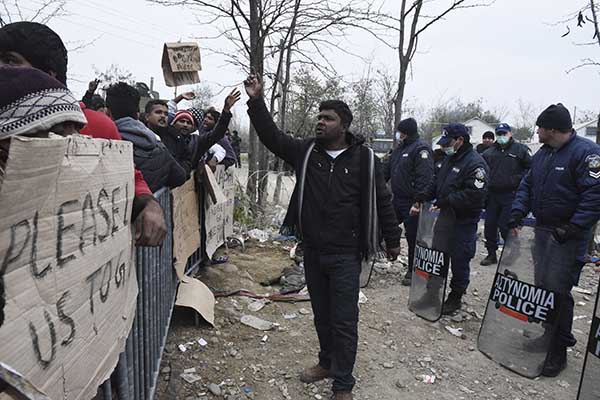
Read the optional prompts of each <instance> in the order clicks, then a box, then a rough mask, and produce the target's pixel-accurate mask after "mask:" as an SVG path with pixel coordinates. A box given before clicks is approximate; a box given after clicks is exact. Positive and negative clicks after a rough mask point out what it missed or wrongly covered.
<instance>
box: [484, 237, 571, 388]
mask: <svg viewBox="0 0 600 400" xmlns="http://www.w3.org/2000/svg"><path fill="white" fill-rule="evenodd" d="M576 244H577V242H576V241H574V240H572V241H568V242H567V243H565V244H559V243H558V242H556V241H555V240H554V238H553V237H552V231H551V230H549V229H544V228H540V227H536V228H533V227H527V226H526V227H523V228H522V229H521V231H520V233H519V234H518V235H517V236H514V235H512V234H511V235H510V236H509V238H508V240H507V242H506V243H505V245H504V249H503V251H502V255H501V257H500V262H499V263H498V269H497V271H496V276H495V278H494V282H493V284H492V288H491V291H490V296H489V300H488V304H487V307H486V310H485V315H484V317H483V321H482V324H481V328H480V330H479V338H478V347H479V351H481V352H482V353H483V354H485V355H486V356H488V357H489V358H491V359H492V360H494V361H496V362H497V363H499V364H500V365H502V366H504V367H506V368H508V369H510V370H512V371H513V372H516V373H517V374H519V375H523V376H525V377H528V378H535V377H537V376H539V375H540V374H541V372H542V369H543V367H544V361H545V360H546V356H547V354H548V350H549V348H550V345H551V340H552V338H553V336H554V333H555V332H556V328H557V322H558V317H559V314H560V312H561V300H562V298H563V295H565V293H561V292H560V290H559V288H560V282H564V281H565V280H568V279H570V278H569V274H570V272H571V271H572V268H573V263H574V262H575V256H576V249H577V246H576Z"/></svg>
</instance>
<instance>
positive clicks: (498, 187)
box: [481, 124, 531, 265]
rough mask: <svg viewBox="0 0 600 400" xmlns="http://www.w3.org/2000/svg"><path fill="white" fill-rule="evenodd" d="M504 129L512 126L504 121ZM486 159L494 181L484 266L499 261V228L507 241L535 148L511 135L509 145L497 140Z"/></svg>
mask: <svg viewBox="0 0 600 400" xmlns="http://www.w3.org/2000/svg"><path fill="white" fill-rule="evenodd" d="M504 126H506V127H504ZM498 129H501V130H500V131H499V130H498ZM502 129H507V130H506V131H510V127H508V125H506V124H500V125H499V126H498V128H497V129H496V132H502ZM506 131H505V132H506ZM483 159H484V160H485V162H486V163H487V165H488V167H489V169H490V183H489V186H488V196H487V202H486V203H487V204H486V207H485V231H484V232H485V241H486V244H485V247H486V248H487V251H488V256H487V257H486V258H485V259H484V260H483V261H482V262H481V265H490V264H495V263H496V262H497V260H496V250H497V249H498V230H499V231H500V235H501V236H502V238H503V239H504V240H505V241H506V238H507V235H508V221H509V219H510V211H511V206H512V202H513V200H514V197H515V193H516V191H517V189H518V188H519V183H521V179H523V176H525V174H526V173H527V171H528V170H529V168H530V166H531V150H530V149H529V147H527V146H525V145H523V144H521V143H517V142H515V141H514V140H513V139H512V138H510V140H509V142H508V143H507V144H506V145H501V144H499V143H498V142H496V143H494V144H493V145H492V146H491V148H489V149H488V150H486V151H485V152H484V153H483Z"/></svg>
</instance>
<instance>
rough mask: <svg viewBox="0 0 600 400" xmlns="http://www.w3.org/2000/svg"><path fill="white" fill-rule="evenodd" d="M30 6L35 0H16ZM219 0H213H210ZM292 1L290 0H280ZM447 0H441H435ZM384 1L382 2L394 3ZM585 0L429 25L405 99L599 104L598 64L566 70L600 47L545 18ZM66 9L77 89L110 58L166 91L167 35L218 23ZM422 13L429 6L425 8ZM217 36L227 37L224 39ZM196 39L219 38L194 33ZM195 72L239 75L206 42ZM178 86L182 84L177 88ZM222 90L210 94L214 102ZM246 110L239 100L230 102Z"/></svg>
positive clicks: (376, 55)
mask: <svg viewBox="0 0 600 400" xmlns="http://www.w3.org/2000/svg"><path fill="white" fill-rule="evenodd" d="M18 1H19V4H21V6H22V8H23V11H24V13H25V14H26V15H28V14H29V15H31V13H32V12H33V10H35V9H37V8H38V7H39V5H40V4H42V0H18ZM215 1H216V0H215ZM286 1H290V0H286ZM437 1H441V2H444V0H437ZM398 3H399V1H397V0H388V1H387V4H386V6H387V8H388V9H391V10H393V9H394V8H395V7H399V4H398ZM585 3H586V1H585V0H569V1H565V0H526V1H524V0H497V1H496V2H495V4H493V5H492V6H491V7H484V8H476V9H469V10H461V11H458V12H456V13H455V14H451V15H450V16H448V18H447V19H446V21H443V22H440V23H438V24H436V25H434V26H433V27H432V28H431V29H430V30H429V31H427V32H426V33H425V35H424V36H423V37H422V38H421V40H420V42H419V49H420V50H419V53H418V54H417V55H416V57H415V61H414V64H413V69H412V76H411V77H410V80H409V82H408V85H407V90H406V96H407V98H408V99H409V103H411V104H413V105H417V106H419V107H421V108H427V107H430V106H432V105H435V104H436V103H439V102H440V101H441V100H442V99H452V98H455V97H460V98H461V99H463V100H464V101H471V100H474V99H477V98H482V99H483V101H484V104H485V106H486V107H488V108H490V109H493V110H509V111H510V112H512V114H509V115H507V119H508V120H509V122H510V121H511V119H514V117H515V114H516V113H515V111H516V109H517V107H516V103H517V101H518V99H523V100H524V101H525V102H528V103H532V104H534V105H535V106H536V110H539V111H541V110H542V109H543V108H545V107H546V106H547V105H548V104H550V103H555V102H559V101H560V102H563V103H564V104H565V105H566V106H567V107H569V109H571V110H573V109H574V107H577V109H578V110H595V111H600V102H599V101H598V93H600V68H594V67H588V68H583V69H579V70H577V71H574V72H571V73H570V74H567V73H566V71H567V70H568V69H570V68H572V67H574V66H576V65H577V64H578V63H579V62H580V60H581V59H583V58H586V57H592V58H596V59H600V48H599V47H598V46H596V47H581V46H576V45H574V42H584V41H590V40H591V36H592V30H591V26H590V24H587V25H586V29H583V30H582V29H576V27H575V26H573V24H572V23H571V24H570V25H571V26H570V28H571V31H572V33H571V34H570V35H569V36H567V37H566V38H561V35H562V34H563V33H564V32H566V26H565V24H561V25H558V26H552V24H553V23H555V22H557V21H560V20H561V19H563V18H564V17H565V16H567V15H568V14H569V13H571V12H573V11H574V10H576V9H577V8H578V7H580V6H581V5H583V4H585ZM67 11H68V12H69V13H70V15H69V16H65V17H60V18H55V19H53V20H51V21H50V23H49V25H50V26H51V27H52V28H53V29H54V30H55V31H56V32H58V33H59V34H60V35H61V37H62V38H63V40H64V41H65V42H67V44H68V47H70V48H74V47H77V45H78V44H79V43H80V42H81V41H83V42H89V41H91V40H94V39H96V40H95V42H94V43H93V45H90V46H88V47H85V48H83V49H81V50H78V51H74V52H71V53H70V54H69V78H70V81H69V85H70V87H71V89H72V90H73V91H74V92H75V93H76V94H77V95H78V96H81V95H82V94H83V93H84V92H85V89H86V87H87V82H88V81H89V80H90V79H92V78H94V67H95V68H97V69H99V70H101V71H102V70H105V69H106V68H107V67H108V66H109V65H110V64H117V65H119V66H120V67H122V68H125V69H128V70H130V71H131V72H133V74H134V76H135V77H136V79H137V80H139V81H145V82H148V83H149V81H150V77H154V78H155V90H158V91H159V92H160V93H161V95H162V97H171V96H172V93H173V89H171V88H167V87H166V86H165V85H164V80H163V76H162V70H161V67H160V61H161V52H162V45H163V43H164V42H166V41H178V40H182V41H188V40H192V39H193V38H194V37H199V36H202V35H206V34H210V33H214V32H215V28H216V27H215V26H212V27H209V26H200V25H198V24H197V22H196V19H195V18H194V16H193V15H191V14H190V13H189V12H186V11H185V10H184V9H182V8H180V7H168V8H167V7H163V6H159V5H153V4H150V3H148V2H146V1H144V0H127V1H125V0H120V1H116V0H102V1H101V0H86V1H74V0H69V1H68V3H67ZM425 12H427V9H426V8H425ZM223 40H224V39H223ZM198 42H199V44H200V46H201V48H205V47H207V46H209V45H210V46H213V47H214V46H217V47H220V46H221V45H222V46H223V48H227V47H226V44H225V43H223V42H221V43H219V42H215V41H212V42H210V43H209V42H206V41H203V40H199V41H198ZM346 43H348V44H349V46H350V50H351V51H355V52H359V53H360V54H362V55H364V56H369V58H370V59H372V60H373V66H374V67H375V68H381V67H386V68H387V69H388V70H390V71H397V62H396V60H397V56H396V54H395V53H394V51H393V50H391V49H389V48H386V47H385V46H383V45H381V44H380V43H379V42H377V41H376V40H374V39H372V38H371V37H370V36H368V35H367V34H365V33H362V32H356V33H354V34H352V35H351V37H350V38H349V39H348V41H347V42H346ZM331 58H332V60H331V61H332V63H333V65H334V66H335V67H336V69H337V71H338V72H339V73H340V74H341V75H342V76H344V78H345V79H348V80H351V79H357V78H359V77H360V76H361V75H362V74H363V73H364V71H365V70H366V66H365V64H364V63H363V61H362V60H359V59H355V58H353V57H351V56H348V55H344V54H332V55H331ZM202 61H203V71H202V72H201V79H202V80H203V81H207V82H209V83H210V84H211V85H213V86H215V88H216V89H218V88H219V86H222V85H231V84H233V83H236V82H241V81H242V79H243V75H242V73H241V72H240V71H238V70H236V69H235V68H233V67H230V66H227V65H225V63H224V61H223V59H222V57H220V56H218V55H214V54H209V53H208V52H207V51H203V60H202ZM181 91H182V89H180V92H181ZM224 95H225V93H224V92H223V93H221V95H220V96H217V98H215V99H214V100H215V105H217V106H218V107H220V105H221V102H222V98H223V97H224ZM237 109H238V110H241V111H243V107H242V106H237Z"/></svg>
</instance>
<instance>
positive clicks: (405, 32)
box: [380, 0, 493, 125]
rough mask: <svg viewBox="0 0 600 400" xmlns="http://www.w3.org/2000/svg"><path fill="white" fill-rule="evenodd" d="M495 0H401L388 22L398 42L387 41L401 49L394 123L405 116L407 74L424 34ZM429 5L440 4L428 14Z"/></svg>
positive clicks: (393, 46) (399, 52)
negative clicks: (455, 14)
mask: <svg viewBox="0 0 600 400" xmlns="http://www.w3.org/2000/svg"><path fill="white" fill-rule="evenodd" d="M492 2H493V1H492ZM492 2H488V3H474V2H472V1H470V0H452V1H450V2H449V3H448V2H447V1H446V2H442V1H439V0H430V1H425V0H400V14H399V16H398V18H393V17H390V18H389V19H388V22H387V23H386V25H385V26H386V27H387V28H388V29H392V30H394V31H395V32H396V33H397V34H398V36H397V38H398V42H397V45H389V44H388V45H389V46H390V47H392V48H393V49H395V50H396V51H397V52H398V62H399V67H400V68H399V71H398V82H397V90H396V95H395V98H394V115H395V118H394V125H397V124H398V123H399V122H400V120H401V119H402V102H403V100H404V90H405V87H406V77H407V74H408V70H409V67H410V65H411V63H412V60H413V59H414V57H415V54H416V52H417V48H418V45H419V40H420V38H421V36H422V34H423V33H424V32H426V31H427V30H428V29H429V28H430V27H431V26H432V25H434V24H436V23H439V22H440V21H444V20H445V19H446V17H447V16H448V15H449V14H450V13H452V12H456V11H458V10H464V9H468V8H475V7H482V6H487V5H490V4H491V3H492ZM442 3H444V4H442ZM426 4H429V6H432V5H436V4H437V5H441V6H440V8H439V10H438V11H437V12H434V13H433V15H431V14H429V15H427V14H425V13H424V9H423V6H424V5H426ZM380 25H381V24H380Z"/></svg>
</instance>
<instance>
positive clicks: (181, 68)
mask: <svg viewBox="0 0 600 400" xmlns="http://www.w3.org/2000/svg"><path fill="white" fill-rule="evenodd" d="M162 69H163V75H164V77H165V84H166V85H167V86H169V87H176V86H181V85H189V84H193V83H198V82H200V77H199V75H198V71H201V70H202V64H201V59H200V48H199V47H198V44H197V43H194V42H190V43H165V45H164V47H163V55H162Z"/></svg>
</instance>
